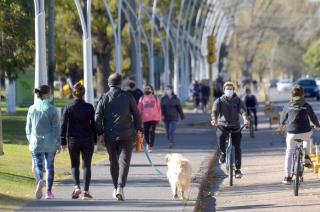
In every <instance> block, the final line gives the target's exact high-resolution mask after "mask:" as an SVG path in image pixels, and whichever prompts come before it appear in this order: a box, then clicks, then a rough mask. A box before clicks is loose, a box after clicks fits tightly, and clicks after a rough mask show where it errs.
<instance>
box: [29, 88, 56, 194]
mask: <svg viewBox="0 0 320 212" xmlns="http://www.w3.org/2000/svg"><path fill="white" fill-rule="evenodd" d="M34 93H35V94H36V96H37V98H36V100H35V103H34V104H33V105H32V106H31V107H30V108H29V111H28V116H27V123H26V136H27V139H28V141H29V150H30V151H31V152H32V160H33V168H34V174H35V178H36V191H35V196H36V198H37V199H41V198H42V196H43V193H42V188H43V184H44V182H43V166H44V164H45V169H46V175H47V176H46V193H45V198H46V199H52V198H53V197H54V196H53V194H52V190H51V189H52V184H53V180H54V158H55V155H56V152H59V151H60V135H59V134H60V127H59V125H60V123H59V116H58V111H57V109H56V108H55V107H54V106H53V105H51V104H50V101H51V99H52V96H51V89H50V87H49V86H48V85H41V86H40V87H39V88H36V89H34ZM44 161H45V162H44Z"/></svg>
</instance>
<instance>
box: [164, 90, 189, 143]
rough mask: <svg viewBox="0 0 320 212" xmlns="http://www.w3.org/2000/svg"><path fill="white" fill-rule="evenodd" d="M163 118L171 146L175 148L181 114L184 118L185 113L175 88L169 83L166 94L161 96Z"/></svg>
mask: <svg viewBox="0 0 320 212" xmlns="http://www.w3.org/2000/svg"><path fill="white" fill-rule="evenodd" d="M161 111H162V119H163V121H164V124H165V127H166V133H167V138H168V141H169V148H174V146H175V140H174V134H175V130H176V126H177V121H178V120H179V116H180V118H181V120H183V119H184V113H183V110H182V107H181V103H180V99H179V98H178V97H177V96H176V95H175V94H174V92H173V88H172V86H171V85H169V86H168V87H167V88H166V93H165V95H164V96H163V97H162V98H161Z"/></svg>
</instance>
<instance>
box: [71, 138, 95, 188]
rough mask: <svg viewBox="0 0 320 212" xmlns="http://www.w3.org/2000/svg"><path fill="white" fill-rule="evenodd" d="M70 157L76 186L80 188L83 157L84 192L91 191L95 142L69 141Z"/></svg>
mask: <svg viewBox="0 0 320 212" xmlns="http://www.w3.org/2000/svg"><path fill="white" fill-rule="evenodd" d="M68 141H69V142H68V148H69V155H70V159H71V172H72V177H73V182H74V185H75V186H80V178H79V175H80V170H79V166H80V154H81V156H82V168H83V180H84V191H89V186H90V181H91V160H92V155H93V151H94V144H93V141H92V140H90V139H88V140H79V139H69V140H68Z"/></svg>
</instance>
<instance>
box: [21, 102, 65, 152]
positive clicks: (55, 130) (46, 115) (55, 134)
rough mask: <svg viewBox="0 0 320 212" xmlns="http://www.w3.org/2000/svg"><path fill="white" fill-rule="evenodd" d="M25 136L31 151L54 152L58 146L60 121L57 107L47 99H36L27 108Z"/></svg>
mask: <svg viewBox="0 0 320 212" xmlns="http://www.w3.org/2000/svg"><path fill="white" fill-rule="evenodd" d="M26 136H27V139H28V141H29V150H30V151H32V152H56V151H57V149H58V148H59V146H60V122H59V116H58V111H57V109H56V108H55V107H54V106H53V105H51V104H50V103H49V100H41V99H37V100H36V101H35V104H34V105H32V106H31V107H30V108H29V111H28V115H27V123H26Z"/></svg>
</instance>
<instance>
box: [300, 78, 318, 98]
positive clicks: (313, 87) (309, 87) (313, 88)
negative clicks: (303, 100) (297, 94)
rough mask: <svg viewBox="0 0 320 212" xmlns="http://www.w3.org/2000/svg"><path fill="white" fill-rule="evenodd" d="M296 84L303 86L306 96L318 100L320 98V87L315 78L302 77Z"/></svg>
mask: <svg viewBox="0 0 320 212" xmlns="http://www.w3.org/2000/svg"><path fill="white" fill-rule="evenodd" d="M296 84H298V85H300V86H301V87H302V88H303V91H304V96H305V97H310V98H316V99H317V100H320V94H319V88H318V86H317V83H316V81H315V80H314V79H310V78H301V79H298V80H297V81H296Z"/></svg>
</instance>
